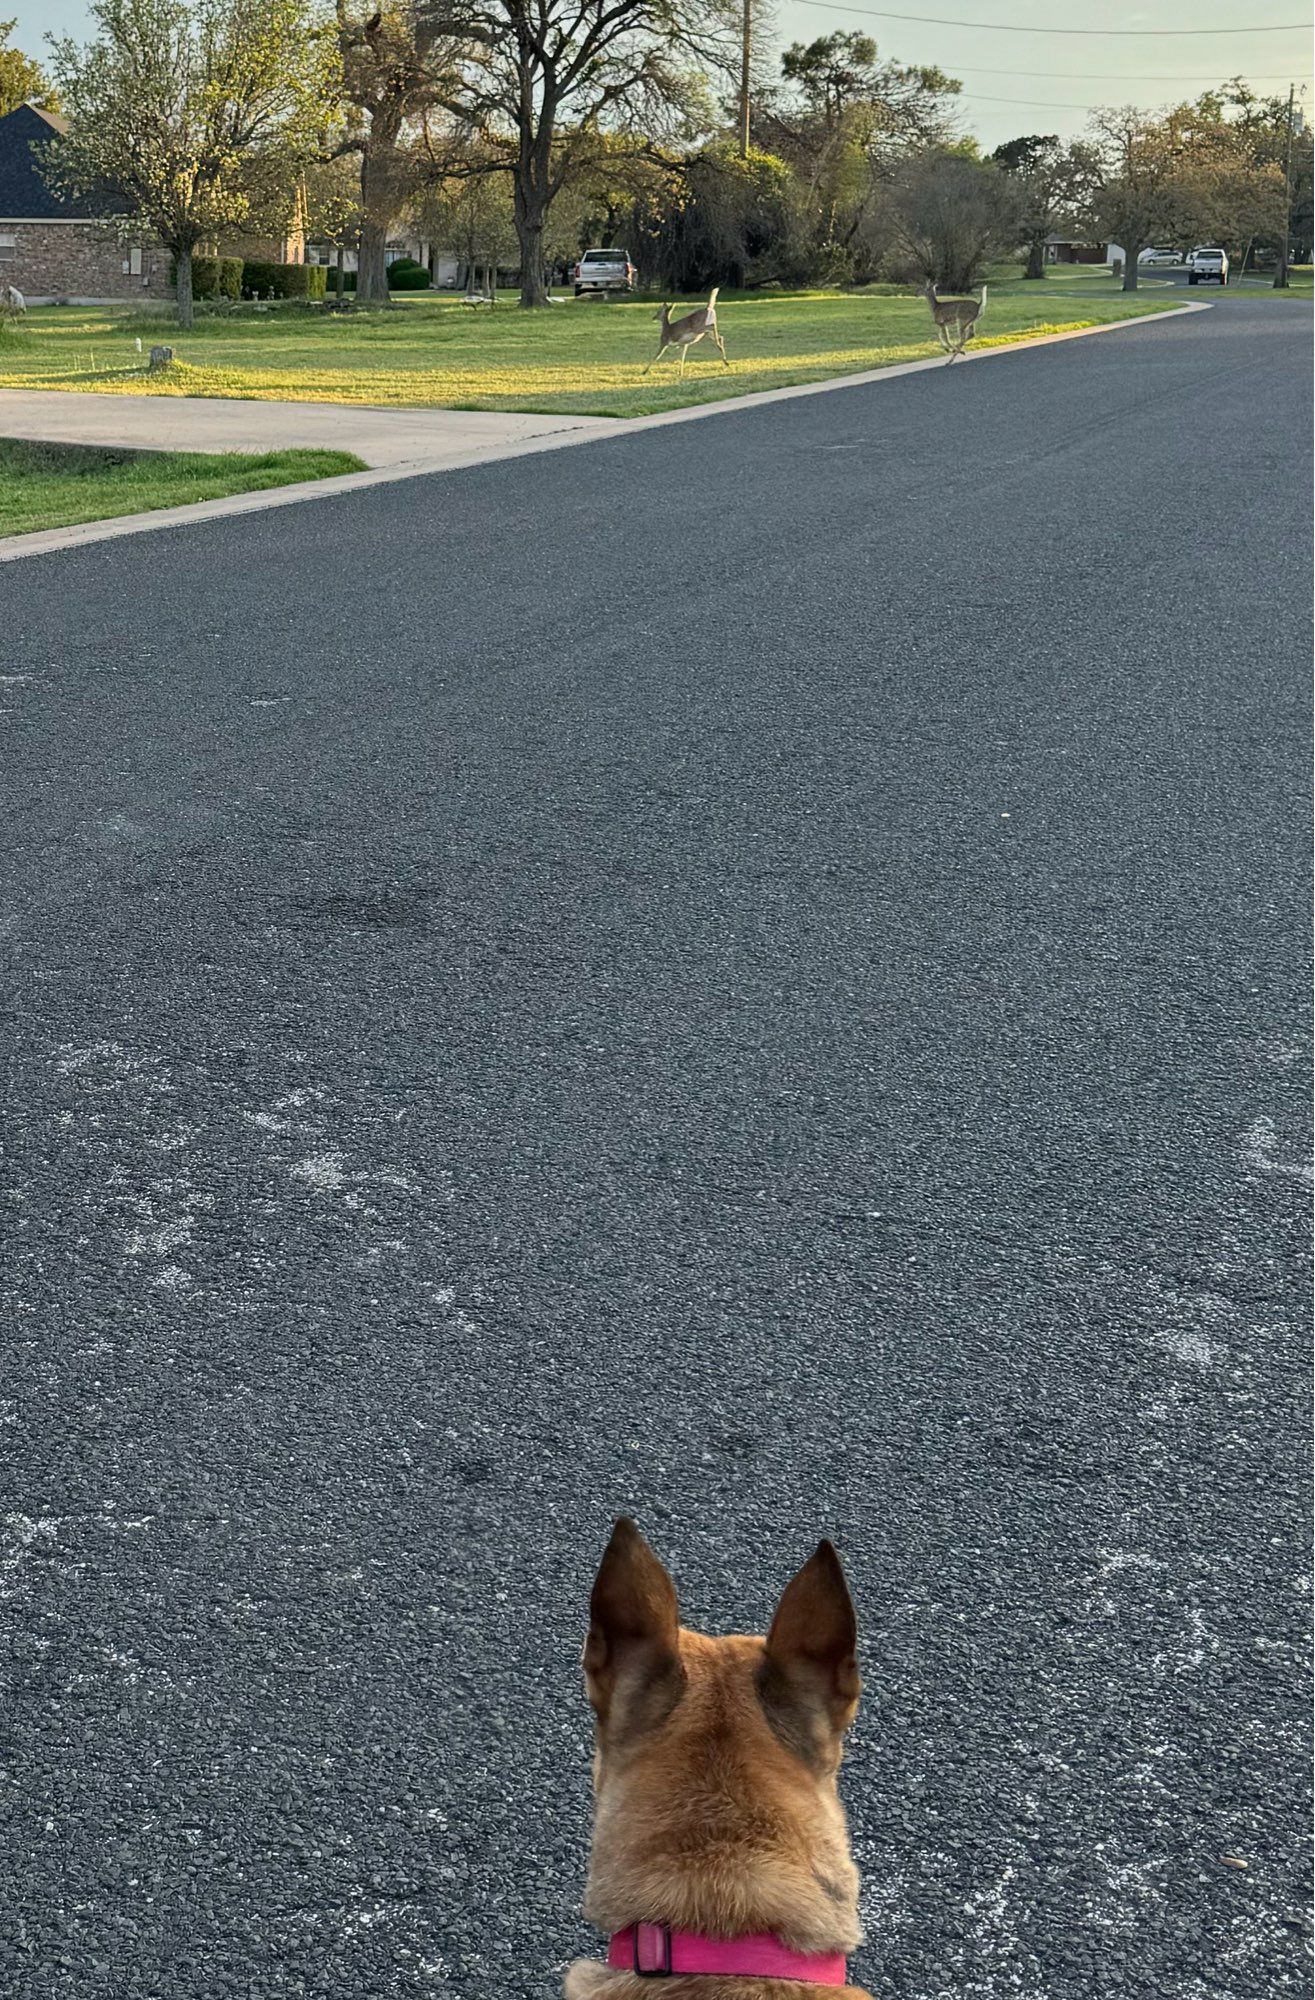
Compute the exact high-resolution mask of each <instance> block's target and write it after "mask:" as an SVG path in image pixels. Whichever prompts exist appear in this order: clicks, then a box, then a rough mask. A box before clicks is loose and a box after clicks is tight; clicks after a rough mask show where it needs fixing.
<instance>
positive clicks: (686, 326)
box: [644, 285, 731, 375]
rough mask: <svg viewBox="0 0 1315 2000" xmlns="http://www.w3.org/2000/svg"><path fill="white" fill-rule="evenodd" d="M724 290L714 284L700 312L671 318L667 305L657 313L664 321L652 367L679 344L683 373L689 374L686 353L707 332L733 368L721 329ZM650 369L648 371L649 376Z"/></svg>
mask: <svg viewBox="0 0 1315 2000" xmlns="http://www.w3.org/2000/svg"><path fill="white" fill-rule="evenodd" d="M720 290H721V286H720V285H714V286H713V288H712V290H711V292H710V293H709V294H708V303H707V305H706V306H700V307H699V309H698V311H697V312H692V313H686V314H685V315H684V317H683V318H681V319H673V318H672V317H671V307H670V306H663V308H662V310H661V312H660V313H658V314H657V315H656V317H657V318H658V319H660V320H661V322H662V331H661V333H660V334H659V336H658V351H657V353H656V354H655V355H654V356H653V361H650V362H649V364H648V368H651V367H652V366H653V362H654V361H660V360H661V359H662V356H663V355H664V354H665V353H666V350H667V349H668V348H669V347H678V348H679V349H680V372H681V374H682V375H683V374H684V373H685V355H686V353H687V352H688V350H689V349H690V348H691V347H693V345H694V343H695V341H696V340H702V339H703V337H704V335H705V334H711V335H712V338H713V339H714V340H715V341H716V343H717V352H718V353H719V354H720V355H721V358H722V360H723V361H726V366H727V367H728V368H729V367H730V365H731V364H730V362H729V361H727V360H726V347H725V343H724V342H723V340H722V337H721V335H720V334H719V333H718V331H717V294H718V292H719V291H720ZM648 368H646V369H645V370H644V373H645V374H646V375H647V373H648Z"/></svg>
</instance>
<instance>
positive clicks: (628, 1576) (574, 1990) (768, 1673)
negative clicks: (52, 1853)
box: [565, 1520, 870, 2000]
mask: <svg viewBox="0 0 1315 2000" xmlns="http://www.w3.org/2000/svg"><path fill="white" fill-rule="evenodd" d="M589 1611H590V1624H589V1636H588V1639H587V1640H586V1642H585V1649H584V1669H585V1686H586V1691H587V1693H588V1697H589V1701H590V1704H591V1705H592V1707H593V1711H594V1735H595V1748H594V1801H595V1807H594V1836H593V1849H592V1853H591V1856H590V1864H589V1882H588V1887H587V1890H586V1893H585V1914H586V1916H587V1917H588V1918H589V1919H590V1921H591V1922H592V1923H594V1924H596V1925H597V1926H598V1928H599V1930H601V1931H605V1932H609V1933H610V1932H612V1931H619V1930H624V1929H626V1928H627V1926H628V1925H630V1924H632V1923H636V1922H642V1923H659V1924H667V1925H669V1926H670V1927H671V1928H672V1929H673V1930H687V1931H697V1932H700V1933H702V1934H704V1935H709V1936H714V1937H739V1936H746V1935H750V1934H753V1933H756V1932H762V1931H767V1932H770V1933H772V1934H773V1935H774V1936H776V1937H778V1938H780V1940H781V1941H782V1943H783V1944H786V1945H789V1946H791V1947H792V1948H793V1949H794V1950H796V1951H806V1952H835V1951H846V1952H848V1951H851V1950H852V1949H853V1947H854V1946H855V1945H856V1944H857V1943H858V1942H859V1937H860V1930H859V1922H858V1871H857V1870H856V1868H855V1867H854V1863H853V1860H852V1859H851V1857H850V1851H849V1834H848V1830H847V1828H846V1825H845V1814H844V1808H843V1807H842V1805H841V1803H840V1796H839V1792H838V1790H837V1786H836V1777H837V1772H838V1771H839V1767H840V1756H841V1744H842V1738H843V1736H844V1732H845V1730H846V1729H847V1728H848V1727H849V1725H850V1723H851V1722H852V1721H853V1719H854V1713H855V1711H856V1709H857V1707H858V1697H859V1678H858V1666H857V1662H856V1660H855V1656H854V1649H855V1643H856V1636H857V1635H856V1627H855V1620H854V1607H853V1605H852V1603H851V1602H850V1597H849V1591H848V1589H847V1587H846V1584H845V1578H844V1572H843V1571H842V1569H841V1567H840V1559H839V1557H838V1556H837V1555H836V1552H835V1550H834V1549H833V1548H832V1546H831V1544H830V1542H823V1543H822V1544H821V1546H820V1547H819V1548H818V1550H817V1553H816V1554H815V1555H814V1556H812V1557H811V1558H810V1560H809V1561H808V1562H807V1563H805V1565H804V1567H803V1568H802V1569H801V1570H800V1572H799V1574H798V1575H797V1576H796V1577H795V1578H794V1580H793V1582H792V1583H790V1584H789V1585H788V1587H787V1589H786V1591H785V1594H784V1596H783V1597H782V1599H781V1602H780V1604H779V1606H778V1607H777V1611H776V1616H775V1618H774V1619H773V1621H772V1627H771V1631H770V1632H769V1633H768V1635H767V1637H766V1638H765V1639H761V1638H749V1637H743V1636H738V1635H737V1636H734V1637H730V1638H724V1639H708V1638H704V1637H703V1636H702V1634H700V1633H698V1632H687V1631H686V1630H685V1629H684V1628H683V1627H682V1626H681V1623H680V1612H679V1607H678V1605H677V1602H676V1592H675V1586H674V1585H673V1584H672V1581H671V1578H670V1577H669V1576H668V1574H667V1572H666V1570H665V1569H664V1568H663V1566H662V1564H661V1563H660V1562H659V1561H658V1558H657V1557H656V1556H655V1555H654V1553H653V1551H652V1549H650V1548H649V1546H648V1543H647V1542H646V1541H645V1540H644V1538H643V1536H642V1535H641V1534H640V1532H639V1530H638V1529H637V1528H636V1527H635V1525H634V1523H633V1522H632V1521H626V1520H621V1521H618V1522H617V1524H616V1526H615V1528H614V1530H613V1532H612V1539H611V1541H610V1542H609V1543H608V1545H607V1549H606V1552H605V1554H604V1556H603V1561H602V1566H601V1567H600V1569H599V1572H598V1576H597V1579H596V1581H595V1583H594V1589H593V1596H592V1598H591V1600H590V1607H589ZM654 1995H657V1996H659V2000H826V1996H828V1995H829V1996H830V2000H870V1996H869V1995H867V1994H865V1993H863V1992H862V1991H861V1989H859V1988H858V1987H854V1986H845V1987H834V1986H833V1987H822V1986H816V1985H812V1984H806V1983H804V1982H802V1981H800V1980H794V1979H761V1978H738V1977H736V1978H731V1977H725V1976H722V1975H720V1974H708V1973H699V1974H690V1975H687V1976H685V1977H683V1978H682V1977H680V1976H679V1975H677V1976H674V1977H672V1978H664V1979H661V1980H660V1981H657V1982H654V1981H652V1980H650V1979H640V1978H638V1977H636V1975H635V1974H634V1973H631V1972H625V1971H620V1970H612V1969H611V1968H609V1967H608V1966H606V1965H604V1964H601V1963H599V1962H598V1961H597V1960H595V1959H577V1960H576V1961H575V1963H574V1964H573V1965H571V1966H569V1967H568V1969H567V1973H566V1986H565V2000H653V1996H654Z"/></svg>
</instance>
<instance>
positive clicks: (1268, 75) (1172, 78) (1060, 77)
mask: <svg viewBox="0 0 1315 2000" xmlns="http://www.w3.org/2000/svg"><path fill="white" fill-rule="evenodd" d="M807 4H808V0H804V5H807ZM837 11H839V10H837ZM913 67H916V65H913ZM954 67H955V68H956V69H961V70H963V71H964V73H965V75H967V76H1025V77H1033V78H1040V77H1044V78H1045V79H1046V80H1047V82H1051V81H1056V82H1065V83H1088V82H1090V83H1228V82H1231V80H1232V79H1231V78H1230V77H1221V76H1220V74H1219V71H1218V70H1217V69H1207V70H1201V71H1199V72H1198V73H1196V74H1191V73H1189V72H1187V71H1184V70H1176V69H1159V70H1144V71H1142V73H1141V74H1140V75H1136V74H1130V73H1129V72H1128V71H1127V70H1122V69H1107V70H1100V69H988V68H987V67H986V65H985V64H984V63H956V64H955V65H954ZM1288 75H1289V71H1288V70H1286V69H1275V70H1266V71H1265V72H1264V73H1263V74H1262V75H1259V76H1257V75H1256V74H1255V72H1254V71H1252V70H1248V71H1246V72H1244V73H1243V81H1244V82H1245V83H1286V82H1287V80H1288Z"/></svg>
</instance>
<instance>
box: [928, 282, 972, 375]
mask: <svg viewBox="0 0 1315 2000" xmlns="http://www.w3.org/2000/svg"><path fill="white" fill-rule="evenodd" d="M925 296H926V300H927V303H928V305H929V306H930V307H931V316H932V318H933V319H934V320H935V322H936V331H937V333H938V334H939V335H940V341H941V346H942V347H943V348H944V349H945V352H946V353H947V354H948V355H949V357H950V359H951V361H953V360H954V358H955V356H956V355H958V354H962V353H963V351H964V349H965V347H967V345H968V342H969V341H970V340H971V339H972V337H973V335H974V334H975V333H976V331H977V322H978V320H979V319H980V318H981V316H982V311H983V308H984V307H985V305H986V286H985V285H983V286H982V296H981V298H980V299H938V298H937V296H936V284H935V281H934V280H933V279H929V280H928V282H927V288H926V293H925ZM955 334H957V335H958V339H957V340H956V339H955V337H954V336H955Z"/></svg>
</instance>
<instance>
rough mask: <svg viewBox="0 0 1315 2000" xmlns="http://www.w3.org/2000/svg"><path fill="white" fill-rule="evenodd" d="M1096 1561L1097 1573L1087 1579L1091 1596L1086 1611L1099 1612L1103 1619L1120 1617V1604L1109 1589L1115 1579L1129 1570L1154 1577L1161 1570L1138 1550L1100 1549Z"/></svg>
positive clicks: (1087, 1601) (1158, 1565) (1087, 1600)
mask: <svg viewBox="0 0 1315 2000" xmlns="http://www.w3.org/2000/svg"><path fill="white" fill-rule="evenodd" d="M1096 1561H1097V1564H1098V1567H1097V1569H1096V1572H1095V1574H1094V1575H1093V1576H1090V1577H1088V1579H1087V1583H1088V1585H1089V1594H1088V1596H1087V1598H1086V1609H1087V1610H1088V1611H1089V1612H1098V1613H1099V1614H1100V1616H1101V1617H1102V1618H1117V1617H1118V1615H1119V1607H1118V1603H1117V1602H1116V1600H1115V1598H1114V1596H1113V1593H1112V1589H1111V1588H1109V1587H1107V1586H1112V1585H1113V1583H1114V1580H1115V1578H1117V1577H1122V1576H1124V1575H1126V1573H1127V1572H1128V1571H1129V1570H1132V1571H1140V1572H1141V1573H1143V1574H1148V1573H1149V1574H1152V1575H1153V1574H1154V1573H1155V1572H1157V1571H1158V1570H1159V1568H1160V1564H1159V1563H1157V1562H1155V1561H1154V1560H1153V1559H1152V1558H1151V1557H1150V1556H1147V1555H1142V1554H1141V1553H1140V1552H1139V1551H1138V1550H1136V1549H1098V1550H1097V1552H1096Z"/></svg>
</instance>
